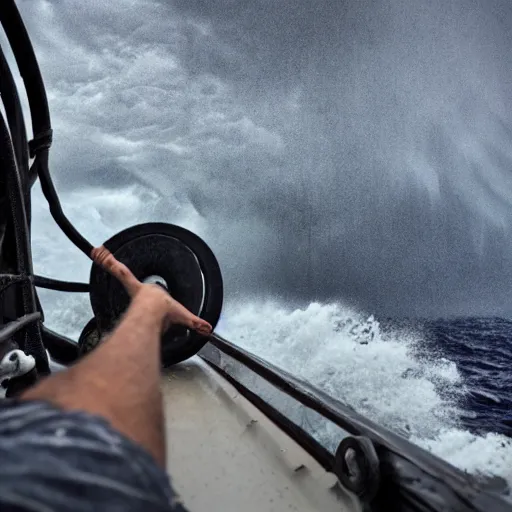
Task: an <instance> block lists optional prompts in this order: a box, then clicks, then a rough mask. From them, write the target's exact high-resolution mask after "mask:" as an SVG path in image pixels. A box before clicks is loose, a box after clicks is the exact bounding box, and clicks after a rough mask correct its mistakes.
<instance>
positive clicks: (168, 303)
mask: <svg viewBox="0 0 512 512" xmlns="http://www.w3.org/2000/svg"><path fill="white" fill-rule="evenodd" d="M91 259H92V260H93V261H94V262H95V263H96V264H97V265H99V266H100V267H102V268H104V269H105V270H106V271H107V272H109V273H110V274H112V275H113V276H114V277H116V278H117V279H118V280H119V281H120V282H121V284H122V285H123V286H124V288H125V289H126V291H127V292H128V295H129V296H130V297H131V299H132V300H134V299H136V300H134V302H135V303H136V304H140V305H141V306H142V305H144V306H143V307H149V308H150V309H152V310H153V308H154V311H156V312H158V313H159V316H160V315H161V320H162V329H163V330H164V331H165V330H167V329H168V328H169V327H170V326H171V325H173V324H174V325H184V326H185V327H188V328H189V329H193V330H194V331H197V332H198V333H199V334H202V335H204V336H207V335H208V334H210V333H211V332H212V326H211V325H210V324H209V323H208V322H206V321H205V320H203V319H202V318H199V317H198V316H196V315H194V314H193V313H191V312H190V311H189V310H188V309H187V308H185V306H183V305H182V304H180V303H179V302H178V301H176V300H175V299H173V298H172V297H171V296H170V294H169V293H167V292H166V291H165V290H164V289H163V288H162V287H160V286H158V285H155V284H144V283H141V282H140V281H139V280H138V279H137V278H136V277H135V276H134V275H133V273H132V271H131V270H130V269H129V268H128V267H127V266H126V265H125V264H124V263H121V262H120V261H118V260H117V259H116V258H115V257H114V255H113V254H112V253H111V252H110V251H109V250H108V249H107V248H106V247H104V246H101V247H95V248H94V249H93V250H92V251H91Z"/></svg>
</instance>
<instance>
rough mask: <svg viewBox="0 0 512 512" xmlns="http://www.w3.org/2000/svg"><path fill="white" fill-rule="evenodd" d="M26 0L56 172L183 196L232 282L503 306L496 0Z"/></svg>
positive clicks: (502, 35)
mask: <svg viewBox="0 0 512 512" xmlns="http://www.w3.org/2000/svg"><path fill="white" fill-rule="evenodd" d="M21 8H22V10H24V11H25V12H26V15H25V18H26V19H28V22H29V28H30V30H31V33H32V31H33V32H34V36H33V37H34V43H35V46H36V49H37V50H38V54H39V55H40V58H41V67H42V69H43V72H44V74H45V78H46V81H47V83H48V89H49V97H50V103H51V108H52V112H53V119H54V125H55V128H56V131H57V134H56V142H55V146H56V147H55V151H54V153H53V156H52V158H53V162H54V167H55V173H56V176H57V179H58V182H59V183H61V184H62V186H63V187H67V188H69V187H73V186H76V185H77V184H78V181H77V182H73V180H71V179H70V178H69V169H73V172H74V173H75V175H76V176H81V177H80V179H79V182H80V183H83V182H84V181H85V182H87V183H92V182H93V181H94V180H96V179H97V176H98V169H102V168H105V166H112V168H113V169H114V171H112V172H110V174H108V173H107V174H105V175H103V173H100V174H101V175H102V176H103V179H104V180H105V185H109V183H108V182H109V181H110V182H111V184H114V183H116V184H117V185H119V183H120V182H119V179H121V181H122V178H120V175H122V170H121V171H120V172H119V169H125V170H126V173H127V175H130V174H131V175H133V176H137V178H138V179H139V180H142V181H143V182H145V183H147V184H150V185H151V186H153V187H154V188H156V189H157V190H158V191H159V192H160V193H161V194H162V195H163V196H164V197H167V196H169V197H170V198H172V200H174V199H175V198H177V199H178V200H182V201H183V202H186V203H189V204H192V205H193V206H194V208H195V209H196V211H197V212H199V213H200V214H201V215H202V216H203V218H204V219H205V220H206V222H207V224H208V226H209V227H208V228H207V229H206V230H205V231H204V233H201V234H202V235H203V236H205V238H206V239H207V240H208V242H209V243H210V244H211V245H212V247H213V248H214V249H215V250H216V252H217V253H218V255H219V258H220V260H221V264H222V266H223V268H224V270H225V273H226V278H227V282H228V290H229V291H230V292H231V293H232V294H234V293H235V292H241V293H248V292H255V293H263V294H264V293H277V294H281V295H284V296H286V297H288V298H291V299H298V300H311V299H333V298H342V299H346V300H350V301H354V302H356V303H358V304H360V305H361V306H362V307H364V308H365V309H367V310H369V311H371V312H376V313H379V314H390V315H410V314H414V315H442V314H474V313H476V314H511V313H512V299H511V298H510V285H511V284H512V274H511V270H509V269H510V268H512V266H511V264H512V244H511V242H510V240H511V229H510V226H511V223H510V216H511V214H512V209H511V208H510V206H511V204H510V199H511V192H512V186H511V185H512V183H511V180H512V174H511V171H512V146H511V142H512V138H511V133H512V131H511V127H512V124H511V115H510V113H509V111H508V107H509V104H510V98H511V84H512V81H511V80H510V77H511V76H512V52H510V50H511V48H510V45H511V42H510V41H511V39H510V33H511V29H512V13H511V7H510V6H509V5H508V3H507V2H498V1H494V2H489V1H486V2H484V1H483V0H482V1H481V2H477V1H472V2H470V1H467V2H463V1H454V2H441V1H440V0H439V1H438V0H436V1H433V2H429V3H425V2H420V1H419V0H418V1H410V0H407V1H406V0H393V1H379V2H377V1H371V2H356V1H350V2H340V1H326V0H319V1H316V2H306V1H298V0H297V1H294V2H292V1H288V2H272V1H269V0H257V1H252V2H238V1H232V0H211V1H204V0H201V1H200V0H176V1H174V2H164V1H160V2H138V1H136V0H124V1H120V2H96V1H89V2H81V3H80V4H79V5H78V4H73V5H71V4H68V3H66V2H58V1H54V2H43V1H39V2H32V1H31V2H28V1H25V2H21ZM58 133H61V135H60V136H59V135H58ZM109 176H110V178H109ZM112 180H114V181H112ZM166 208H167V207H166V206H165V202H164V203H163V204H162V213H163V212H164V211H165V210H166ZM168 220H169V221H172V220H173V219H172V218H169V219H168Z"/></svg>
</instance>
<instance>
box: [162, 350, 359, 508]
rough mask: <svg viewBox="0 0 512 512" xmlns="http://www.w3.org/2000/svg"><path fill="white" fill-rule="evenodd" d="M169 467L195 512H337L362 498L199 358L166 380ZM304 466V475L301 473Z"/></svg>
mask: <svg viewBox="0 0 512 512" xmlns="http://www.w3.org/2000/svg"><path fill="white" fill-rule="evenodd" d="M162 389H163V394H164V400H165V410H166V418H167V455H168V468H169V473H170V475H171V477H172V482H173V486H174V488H175V490H176V491H177V492H178V493H179V494H180V497H181V500H182V502H183V503H184V505H185V506H186V507H187V508H188V509H189V511H190V512H203V511H204V512H206V511H208V512H217V511H218V512H256V511H257V512H267V511H268V512H270V511H276V512H278V511H299V512H310V511H311V512H324V511H325V512H327V511H329V512H330V511H332V512H335V511H336V512H340V511H353V510H354V511H356V510H360V507H359V505H358V504H357V500H355V499H353V498H352V497H351V496H349V495H344V494H342V493H340V492H339V491H338V493H335V492H334V491H333V490H332V487H333V485H334V484H335V482H336V478H335V476H334V475H333V474H330V473H327V472H326V471H325V470H324V469H323V468H322V467H321V466H320V465H319V464H318V463H317V462H316V461H315V460H314V459H313V458H312V457H311V456H310V455H309V454H308V453H307V452H305V451H304V450H303V449H302V448H301V447H300V446H299V445H297V444H296V443H295V442H294V441H293V440H291V439H290V438H289V437H288V436H287V435H286V434H284V433H283V432H282V431H281V430H280V429H279V428H278V427H277V426H276V425H275V424H274V423H272V422H270V421H269V420H268V419H267V418H266V417H265V416H264V415H263V414H262V413H261V412H260V411H259V410H258V409H256V407H254V406H253V405H252V404H251V403H250V402H248V401H247V400H246V399H245V398H244V397H242V396H241V395H240V394H239V393H238V392H237V391H236V389H235V388H234V387H233V386H231V385H230V384H229V383H227V382H226V381H225V380H224V379H223V378H222V377H220V376H219V375H218V374H217V373H216V372H214V370H212V369H211V368H210V367H209V366H208V365H206V363H204V362H203V361H202V360H201V359H199V358H197V357H195V358H193V359H191V360H189V361H188V362H186V363H183V364H181V365H178V366H176V367H173V368H172V369H171V370H170V371H169V372H168V373H167V374H165V375H164V376H163V379H162ZM299 468H300V469H299Z"/></svg>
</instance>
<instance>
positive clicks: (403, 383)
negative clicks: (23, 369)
mask: <svg viewBox="0 0 512 512" xmlns="http://www.w3.org/2000/svg"><path fill="white" fill-rule="evenodd" d="M158 201H159V199H158V196H156V195H151V193H149V192H147V191H142V190H141V189H138V188H136V187H131V188H127V189H124V190H119V191H111V192H107V191H104V190H103V191H102V190H99V189H95V190H88V191H84V192H81V193H74V194H71V195H68V196H65V197H64V198H63V206H64V208H65V210H66V212H67V214H68V215H69V217H70V218H71V220H72V221H73V222H74V223H75V225H76V226H77V228H78V229H80V230H81V231H82V232H83V233H84V234H85V235H86V236H87V237H89V238H90V240H91V241H92V242H93V243H101V242H102V241H104V240H105V239H107V238H109V237H110V236H112V235H113V234H114V233H115V232H117V231H119V230H120V229H123V228H125V227H128V226H130V225H133V224H136V223H139V222H143V221H149V220H167V221H168V222H169V221H172V222H175V223H178V224H181V225H183V226H185V227H187V228H190V229H192V230H194V231H196V232H198V234H201V230H202V229H203V228H204V225H203V224H202V223H201V220H200V218H199V217H197V216H196V215H195V213H194V211H193V210H187V209H186V208H185V207H183V209H182V210H181V214H182V217H181V218H178V219H176V218H173V219H172V220H171V219H164V218H158V219H155V218H154V215H155V212H156V211H157V210H155V207H154V205H155V203H157V202H158ZM187 215H188V217H187ZM33 243H34V260H35V269H36V272H39V273H41V274H45V275H51V276H52V277H57V278H61V279H73V280H87V279H88V275H89V271H90V262H89V261H88V259H87V258H85V256H83V255H81V254H80V252H79V251H78V250H77V249H76V248H74V247H73V246H72V245H71V244H70V243H69V242H68V241H67V240H66V239H65V237H64V235H62V234H61V233H60V232H59V230H58V228H56V227H55V226H54V225H53V221H52V220H51V218H50V216H49V214H48V213H47V207H46V205H45V203H44V200H43V199H42V197H41V194H40V192H38V191H36V193H35V194H34V221H33ZM41 299H42V302H43V305H44V306H45V312H46V317H47V324H49V326H50V327H51V328H54V329H56V330H57V331H59V332H62V333H63V334H67V335H70V336H72V337H74V338H75V339H76V338H77V337H78V335H79V333H80V330H81V328H82V326H83V325H84V324H85V322H86V321H87V320H88V319H89V318H90V317H91V315H92V313H91V310H90V306H89V302H88V298H87V297H86V296H83V295H73V294H58V293H56V292H48V291H44V290H43V291H42V293H41ZM217 331H218V332H219V333H220V334H222V335H224V336H226V337H227V338H228V339H230V340H231V341H233V342H235V343H237V344H239V345H241V346H242V347H244V348H246V349H248V350H250V351H252V352H254V353H256V354H257V355H260V356H261V357H263V358H265V359H267V360H269V361H270V362H272V363H274V364H276V365H277V366H279V367H282V368H283V369H285V370H287V371H289V372H291V373H293V374H295V375H297V376H299V377H301V378H303V379H305V380H307V381H309V382H310V383H312V384H314V385H315V386H317V387H318V388H320V389H322V390H324V391H326V392H327V393H329V394H330V395H332V396H333V397H335V398H338V399H340V400H341V401H343V402H345V403H347V404H350V405H352V406H353V407H354V408H355V409H356V410H358V411H359V412H361V413H363V414H364V415H366V416H368V417H369V418H371V419H373V420H375V421H376V422H378V423H379V424H381V425H385V426H387V427H388V428H390V429H392V430H394V431H396V432H399V433H401V434H402V435H405V436H407V437H409V438H410V440H411V441H412V442H414V443H416V444H418V445H420V446H422V447H424V448H426V449H427V450H430V451H431V452H433V453H435V454H437V455H439V456H440V457H442V458H444V459H446V460H447V461H449V462H450V463H452V464H454V465H455V466H457V467H459V468H461V469H464V470H467V471H469V472H472V473H481V474H484V475H488V476H492V475H495V476H500V477H503V478H505V479H506V480H507V481H508V482H509V484H511V485H512V469H511V468H512V447H511V445H510V442H509V440H508V438H506V437H504V436H502V435H498V434H487V435H485V436H475V435H473V434H471V433H469V432H467V431H466V430H465V429H464V428H463V427H462V426H461V424H460V422H459V418H460V416H461V414H462V413H463V411H462V410H461V409H459V406H458V399H459V398H460V397H461V396H462V395H463V394H464V392H465V389H464V383H463V381H462V378H461V375H460V374H459V372H458V370H457V367H456V364H455V363H454V362H452V361H449V360H447V359H443V358H435V357H429V358H428V359H424V358H421V357H419V356H417V355H416V354H417V351H415V348H416V347H417V346H418V344H422V343H425V341H424V340H422V339H421V337H420V336H419V335H418V334H414V333H412V332H411V333H405V334H404V332H403V330H402V331H400V332H398V331H397V332H396V333H394V332H390V331H386V332H383V330H382V329H381V327H380V325H379V322H378V321H377V320H375V319H374V318H373V317H372V316H368V315H366V314H363V313H361V312H359V311H356V310H354V309H352V308H350V307H347V306H345V305H343V304H341V303H332V304H319V303H312V304H310V305H309V306H307V307H305V308H302V309H294V308H291V307H288V306H286V305H285V304H283V303H280V302H279V301H277V300H274V301H266V302H265V301H262V302H248V303H245V304H240V303H238V304H237V305H233V304H230V303H229V297H227V306H226V308H225V311H224V314H223V316H222V319H221V322H220V323H219V325H218V328H217ZM328 434H329V432H328V431H326V432H324V435H328ZM320 437H322V436H320Z"/></svg>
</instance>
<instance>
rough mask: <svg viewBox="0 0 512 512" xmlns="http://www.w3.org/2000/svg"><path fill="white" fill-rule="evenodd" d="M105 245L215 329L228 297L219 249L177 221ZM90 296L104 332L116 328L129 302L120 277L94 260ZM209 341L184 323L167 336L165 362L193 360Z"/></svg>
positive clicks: (144, 226) (140, 276)
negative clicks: (217, 254)
mask: <svg viewBox="0 0 512 512" xmlns="http://www.w3.org/2000/svg"><path fill="white" fill-rule="evenodd" d="M103 245H104V246H105V247H106V248H107V249H108V250H109V251H110V252H111V253H112V254H113V255H114V256H115V257H116V258H117V259H118V260H119V261H121V262H122V263H124V264H125V265H126V266H127V267H128V268H129V269H130V270H131V271H132V272H133V273H134V275H135V276H136V277H137V278H138V279H139V280H140V281H147V280H148V279H149V278H151V279H150V280H151V281H153V282H155V281H156V282H160V283H161V284H162V285H164V286H165V287H166V288H167V289H168V291H169V293H170V294H171V295H172V296H173V297H174V298H175V299H176V300H177V301H178V302H180V303H181V304H183V305H184V306H185V307H186V308H187V309H188V310H190V311H192V312H193V313H194V314H196V315H198V316H199V317H201V318H203V319H204V320H206V321H208V322H209V323H210V324H211V325H212V327H213V328H215V326H216V325H217V322H218V320H219V317H220V312H221V309H222V302H223V284H222V275H221V272H220V268H219V264H218V262H217V259H216V258H215V256H214V254H213V252H212V251H211V249H210V248H209V247H208V245H207V244H206V243H205V242H204V241H203V240H202V239H201V238H199V237H198V236H197V235H195V234H194V233H192V232H191V231H188V230H187V229H184V228H181V227H179V226H175V225H172V224H164V223H148V224H139V225H137V226H133V227H131V228H128V229H126V230H124V231H121V232H120V233H118V234H116V235H114V236H113V237H112V238H110V239H109V240H107V241H106V242H105V243H104V244H103ZM90 299H91V306H92V310H93V312H94V316H95V318H96V323H97V328H98V331H99V333H101V334H105V333H106V332H108V331H110V330H112V329H113V328H114V327H115V325H116V323H117V321H118V320H119V318H120V316H121V315H122V314H123V313H124V311H125V310H126V309H127V307H128V305H129V297H128V294H127V293H126V291H125V290H124V288H123V286H122V285H121V284H120V283H119V281H118V280H117V279H115V278H114V277H112V276H111V275H110V274H109V273H108V272H106V271H104V270H103V269H102V268H100V267H99V266H98V265H94V264H93V266H92V269H91V276H90ZM207 341H208V338H207V337H205V336H200V335H199V334H197V333H195V332H192V331H189V330H188V329H186V328H183V327H173V328H171V329H169V330H168V331H167V332H166V333H165V334H164V336H163V339H162V363H163V365H164V366H170V365H172V364H176V363H178V362H180V361H184V360H185V359H188V358H189V357H191V356H192V355H194V354H196V353H197V352H198V351H199V350H200V349H201V348H202V347H203V346H204V344H205V343H206V342H207ZM141 343H144V340H141Z"/></svg>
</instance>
